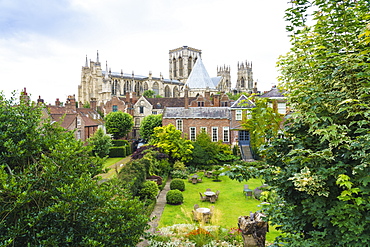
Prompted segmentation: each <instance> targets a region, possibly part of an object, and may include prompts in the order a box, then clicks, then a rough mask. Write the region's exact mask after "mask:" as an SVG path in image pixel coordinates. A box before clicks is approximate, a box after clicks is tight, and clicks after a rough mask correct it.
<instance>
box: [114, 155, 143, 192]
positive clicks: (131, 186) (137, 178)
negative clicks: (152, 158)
mask: <svg viewBox="0 0 370 247" xmlns="http://www.w3.org/2000/svg"><path fill="white" fill-rule="evenodd" d="M145 178H146V170H145V165H144V164H142V163H140V162H138V161H131V162H129V163H127V164H126V165H124V166H123V167H122V169H121V171H120V172H119V174H118V179H120V180H122V181H123V182H124V184H125V188H127V189H128V190H129V191H130V192H131V193H132V194H133V195H137V194H138V193H139V191H140V188H141V186H142V184H143V183H144V182H145Z"/></svg>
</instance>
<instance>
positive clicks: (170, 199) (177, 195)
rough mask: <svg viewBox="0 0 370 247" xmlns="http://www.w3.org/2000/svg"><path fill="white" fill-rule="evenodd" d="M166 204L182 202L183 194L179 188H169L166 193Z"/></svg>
mask: <svg viewBox="0 0 370 247" xmlns="http://www.w3.org/2000/svg"><path fill="white" fill-rule="evenodd" d="M166 201H167V203H168V204H173V205H178V204H181V203H183V202H184V196H183V195H182V193H181V191H179V190H169V191H168V192H167V194H166Z"/></svg>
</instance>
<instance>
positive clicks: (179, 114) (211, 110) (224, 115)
mask: <svg viewBox="0 0 370 247" xmlns="http://www.w3.org/2000/svg"><path fill="white" fill-rule="evenodd" d="M163 118H199V119H200V118H211V119H231V113H230V110H229V108H228V107H189V108H188V109H185V108H184V107H166V109H165V110H164V112H163Z"/></svg>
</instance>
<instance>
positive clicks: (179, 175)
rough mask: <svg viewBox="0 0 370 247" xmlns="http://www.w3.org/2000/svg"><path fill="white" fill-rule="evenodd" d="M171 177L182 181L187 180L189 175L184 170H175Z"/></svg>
mask: <svg viewBox="0 0 370 247" xmlns="http://www.w3.org/2000/svg"><path fill="white" fill-rule="evenodd" d="M171 177H172V178H181V179H185V178H187V177H188V174H187V172H186V171H182V170H173V171H171Z"/></svg>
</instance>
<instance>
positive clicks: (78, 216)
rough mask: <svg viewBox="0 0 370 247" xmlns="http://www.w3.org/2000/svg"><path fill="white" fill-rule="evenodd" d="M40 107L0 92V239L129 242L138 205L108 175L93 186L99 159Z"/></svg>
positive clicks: (141, 225) (137, 229)
mask: <svg viewBox="0 0 370 247" xmlns="http://www.w3.org/2000/svg"><path fill="white" fill-rule="evenodd" d="M41 110H42V109H40V108H39V107H38V106H36V105H34V104H33V103H31V102H29V103H21V104H15V103H14V101H13V100H12V99H11V100H6V99H5V98H4V97H3V96H2V95H1V96H0V120H1V121H0V133H1V134H0V149H1V152H0V163H1V165H0V201H1V203H0V218H1V223H0V232H1V234H0V245H1V246H7V245H11V246H66V245H74V246H112V245H116V246H118V245H121V244H122V243H125V244H127V245H129V246H135V245H136V243H137V242H138V241H139V239H140V236H141V235H142V234H143V233H144V231H145V229H146V228H147V221H148V217H146V216H144V215H143V212H142V203H141V202H139V201H138V200H137V199H131V196H130V195H129V194H127V193H126V191H125V190H123V189H122V188H121V187H120V186H119V185H118V184H116V183H115V181H111V182H110V183H104V184H102V185H98V183H97V180H95V179H94V177H95V176H96V175H98V174H100V173H102V163H103V159H100V158H99V157H96V156H95V157H92V156H91V155H89V154H90V152H91V147H88V146H84V145H83V143H82V142H81V141H79V140H76V139H75V138H74V135H73V133H72V132H69V131H66V130H65V129H63V128H61V127H59V126H58V124H57V123H54V124H50V123H49V121H48V119H46V120H44V121H41V119H40V116H41V114H40V113H41Z"/></svg>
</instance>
